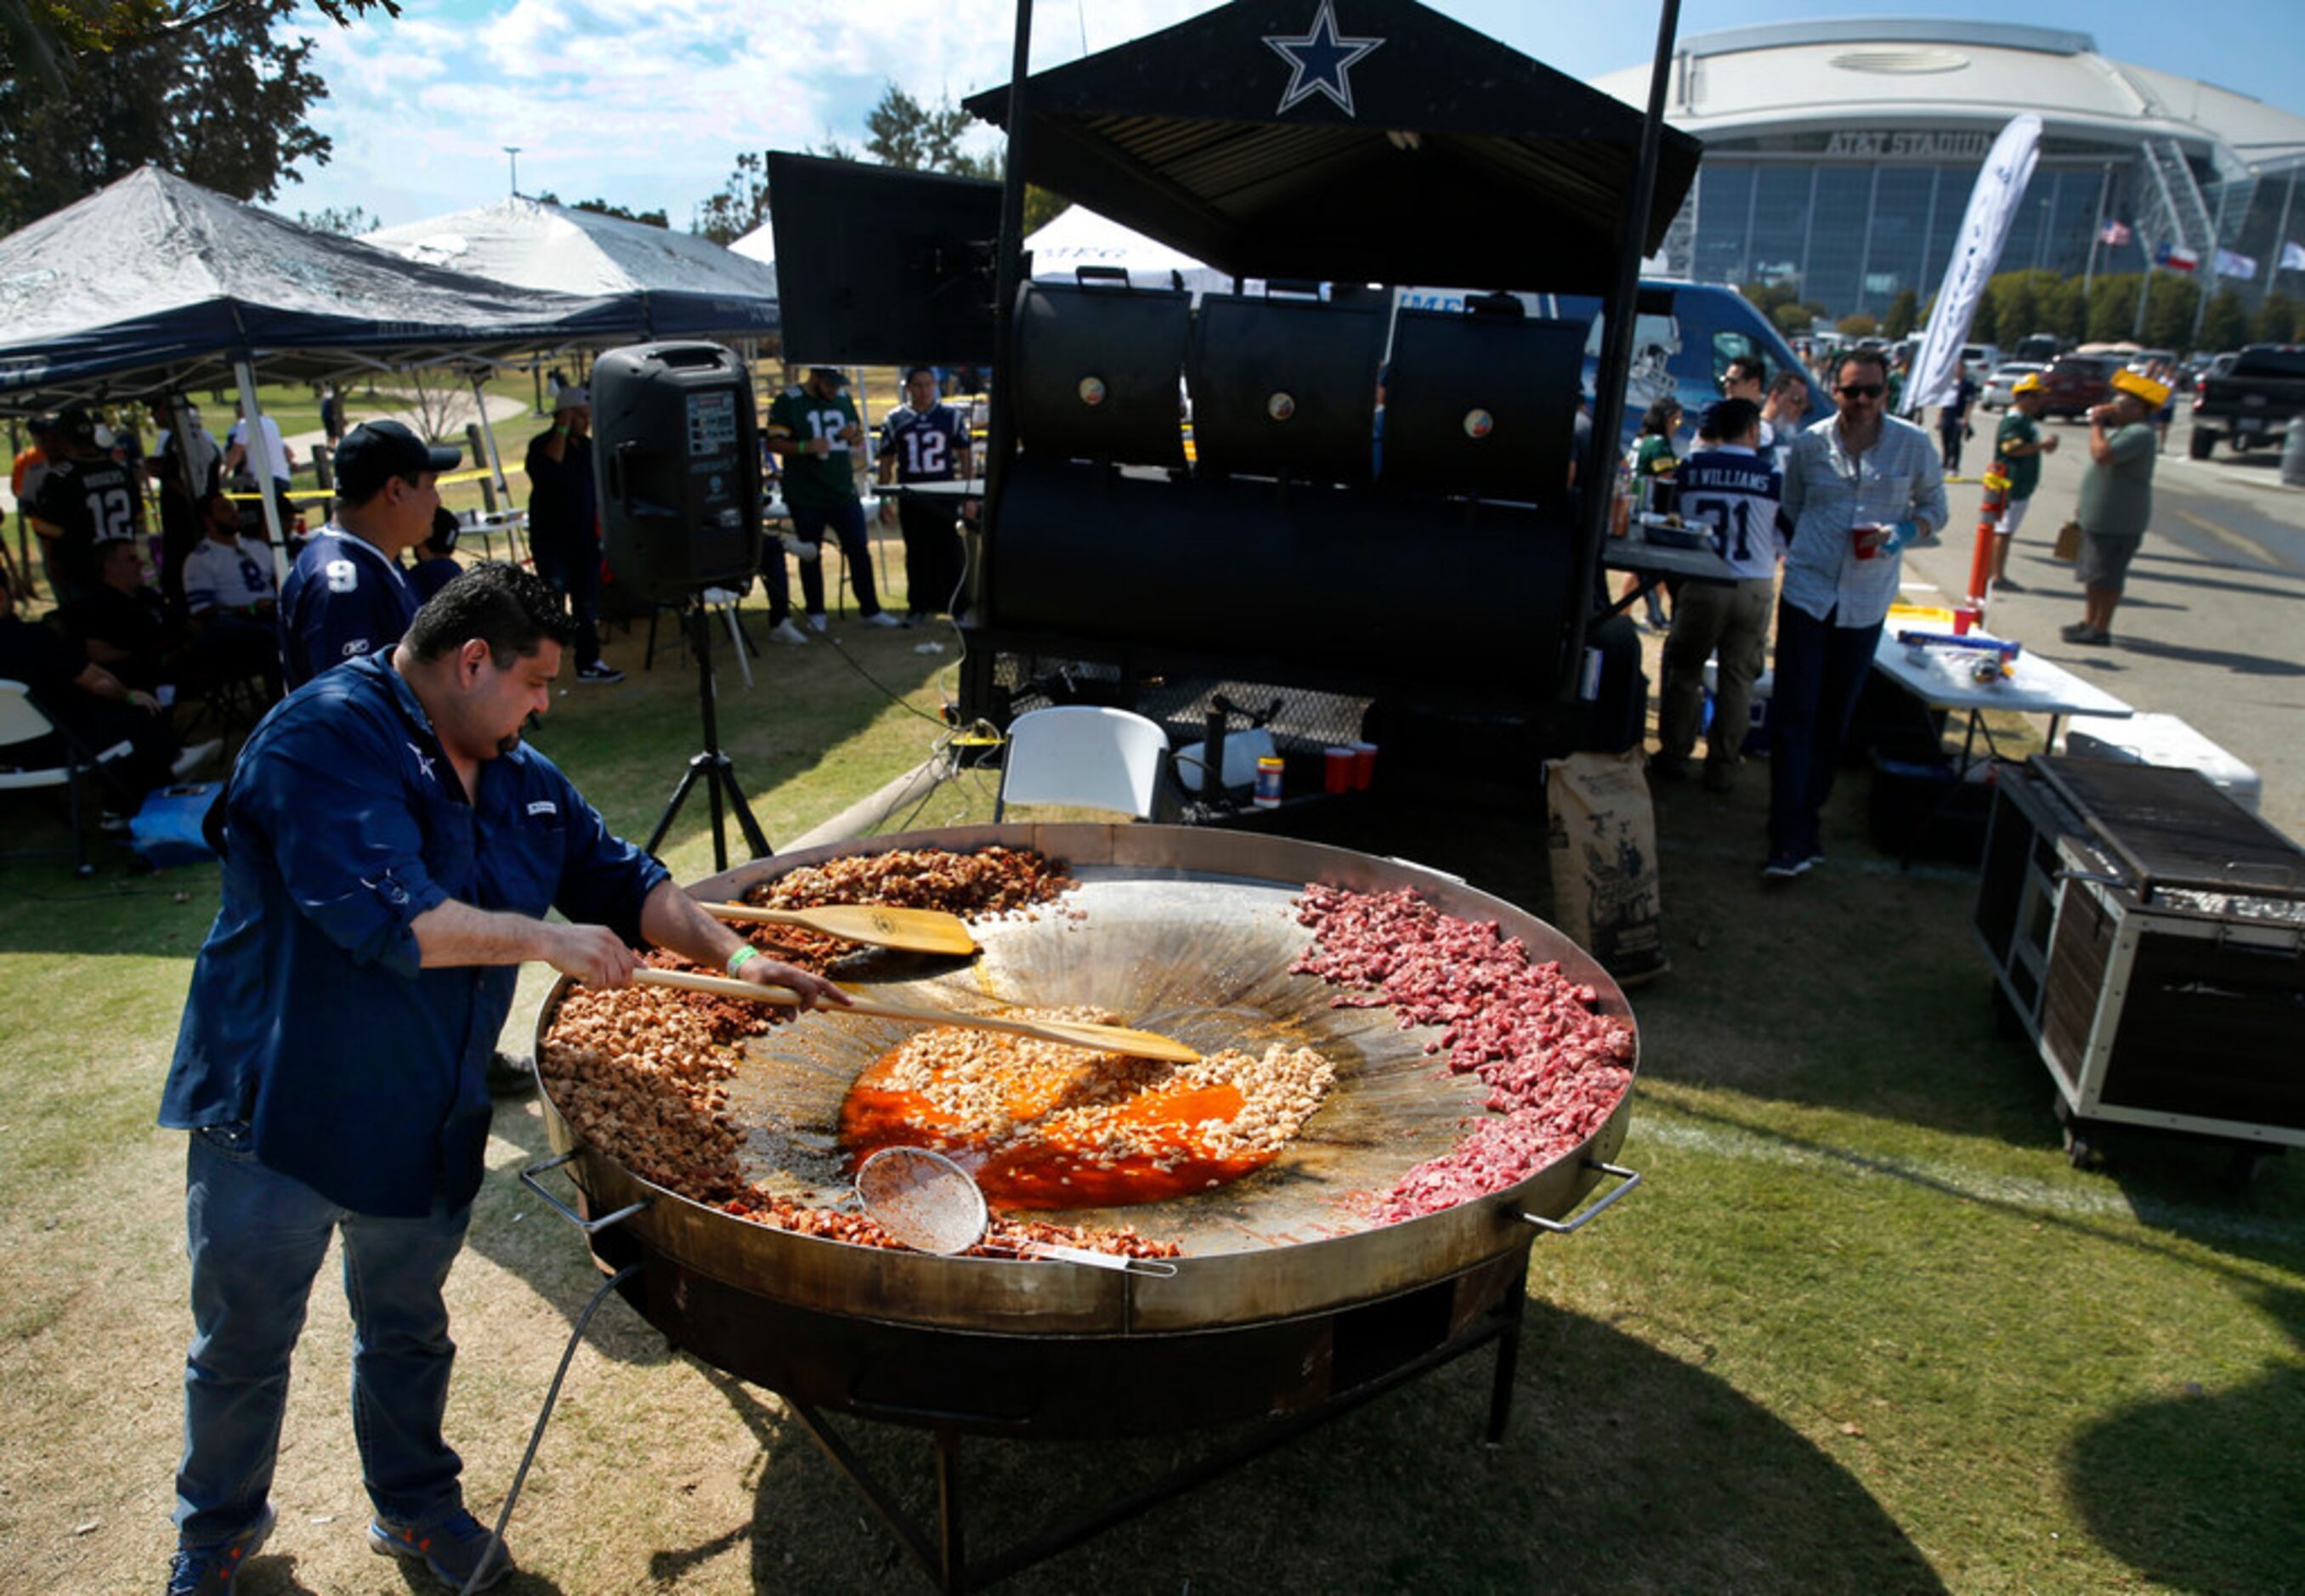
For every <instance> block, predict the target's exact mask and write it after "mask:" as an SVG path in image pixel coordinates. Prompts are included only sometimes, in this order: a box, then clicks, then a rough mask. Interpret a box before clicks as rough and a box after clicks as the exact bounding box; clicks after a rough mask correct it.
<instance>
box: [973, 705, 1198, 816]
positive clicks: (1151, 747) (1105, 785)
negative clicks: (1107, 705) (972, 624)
mask: <svg viewBox="0 0 2305 1596" xmlns="http://www.w3.org/2000/svg"><path fill="white" fill-rule="evenodd" d="M1168 757H1169V734H1168V733H1166V732H1164V731H1162V730H1161V728H1160V727H1159V726H1156V725H1154V724H1153V723H1152V721H1149V720H1147V719H1145V718H1144V717H1143V716H1142V715H1134V714H1131V713H1130V712H1129V711H1127V710H1126V709H1096V708H1093V707H1090V706H1087V705H1073V704H1068V705H1064V706H1061V707H1059V708H1057V709H1034V710H1033V711H1032V712H1031V713H1029V714H1025V715H1019V716H1018V717H1016V719H1015V720H1014V721H1013V722H1011V723H1010V724H1009V726H1008V750H1007V752H1006V753H1005V754H1004V755H1003V757H1002V760H1001V764H1000V792H999V796H998V797H997V798H995V799H994V800H993V806H992V818H993V819H995V820H998V819H1000V818H1001V814H1002V812H1003V811H1005V810H1006V809H1007V808H1008V805H1009V804H1011V803H1070V804H1076V805H1078V806H1080V807H1082V808H1084V809H1110V810H1118V811H1120V812H1121V813H1123V814H1130V815H1135V817H1136V818H1137V819H1140V820H1143V819H1151V818H1152V809H1153V804H1154V802H1155V800H1156V799H1157V798H1158V797H1159V795H1160V791H1161V768H1162V766H1164V765H1165V764H1166V763H1167V762H1168Z"/></svg>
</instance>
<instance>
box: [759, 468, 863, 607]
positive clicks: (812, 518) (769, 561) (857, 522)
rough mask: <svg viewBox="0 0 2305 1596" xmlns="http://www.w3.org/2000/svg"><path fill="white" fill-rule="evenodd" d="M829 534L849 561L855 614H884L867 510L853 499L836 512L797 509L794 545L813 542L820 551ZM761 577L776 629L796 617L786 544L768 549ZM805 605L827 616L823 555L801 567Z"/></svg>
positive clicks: (860, 502)
mask: <svg viewBox="0 0 2305 1596" xmlns="http://www.w3.org/2000/svg"><path fill="white" fill-rule="evenodd" d="M827 532H830V533H832V534H833V536H834V537H836V538H838V539H839V541H840V555H841V557H842V558H843V559H845V560H846V561H847V562H848V585H849V586H850V587H852V588H854V589H855V590H856V612H857V613H858V614H859V615H879V614H880V593H879V592H878V591H877V590H875V588H874V587H873V584H872V544H871V543H870V542H869V541H868V540H867V539H866V538H865V533H864V505H863V502H862V501H860V500H857V499H850V500H849V501H848V502H847V503H846V504H844V505H840V506H838V508H837V509H830V510H818V509H805V508H803V507H802V506H801V505H794V506H793V507H792V535H793V540H794V541H795V542H798V543H813V544H816V545H817V546H819V547H820V548H821V547H822V546H823V543H824V535H825V533H827ZM761 577H762V578H763V579H764V580H765V582H766V583H767V585H768V590H769V622H770V624H771V625H773V624H776V623H777V622H778V621H781V620H783V619H784V618H785V617H786V616H787V615H790V614H791V613H792V596H791V595H792V590H791V589H790V588H789V587H787V586H786V584H785V556H784V548H783V545H782V544H778V546H777V547H775V548H765V547H764V548H763V549H762V552H761ZM800 596H801V603H802V605H803V606H804V607H805V608H806V609H807V611H808V613H809V614H810V615H822V614H823V613H824V561H823V559H822V558H821V556H820V557H819V558H816V559H813V560H803V561H802V562H801V563H800Z"/></svg>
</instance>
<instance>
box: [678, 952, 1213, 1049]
mask: <svg viewBox="0 0 2305 1596" xmlns="http://www.w3.org/2000/svg"><path fill="white" fill-rule="evenodd" d="M633 979H634V981H638V982H640V983H641V984H642V985H643V986H651V987H674V988H677V989H679V990H681V991H684V992H710V993H711V994H712V995H713V996H714V997H741V998H744V999H745V1000H746V1001H747V1002H752V1003H777V1004H783V1005H786V1006H792V1005H795V1004H797V1003H798V1002H799V1001H800V994H799V993H797V992H795V991H793V990H792V989H790V988H787V987H762V986H755V985H754V984H753V982H751V981H736V980H732V979H731V978H730V977H728V976H725V975H697V974H692V973H691V972H687V971H685V970H654V969H648V968H642V969H639V970H635V971H634V972H633ZM821 1012H823V1013H826V1014H838V1013H840V1012H842V1011H840V1010H838V1009H836V1008H827V1009H824V1010H822V1011H821ZM847 1012H848V1013H850V1014H874V1015H877V1016H879V1017H880V1018H881V1019H884V1020H902V1021H904V1022H906V1023H907V1024H912V1025H957V1026H960V1027H961V1028H963V1029H964V1030H968V1031H1002V1032H1005V1033H1006V1034H1008V1035H1009V1036H1028V1037H1031V1038H1033V1040H1036V1041H1044V1042H1059V1043H1062V1044H1063V1045H1064V1046H1066V1047H1067V1048H1091V1049H1093V1050H1094V1051H1096V1052H1099V1053H1121V1054H1126V1055H1127V1056H1128V1057H1131V1058H1161V1059H1166V1060H1168V1061H1170V1063H1174V1064H1196V1063H1198V1062H1199V1061H1200V1057H1201V1056H1200V1055H1199V1054H1198V1053H1195V1052H1194V1051H1193V1049H1192V1048H1188V1047H1187V1046H1186V1045H1185V1044H1184V1043H1183V1042H1180V1041H1178V1040H1175V1039H1173V1038H1171V1037H1166V1036H1162V1035H1161V1034H1160V1033H1159V1032H1157V1031H1132V1030H1130V1029H1129V1028H1128V1027H1127V1026H1125V1025H1091V1024H1086V1023H1081V1022H1077V1021H1072V1020H1006V1019H1000V1018H998V1017H996V1016H994V1015H991V1014H963V1013H960V1012H958V1011H957V1010H946V1009H935V1008H899V1007H898V1006H897V1005H895V1004H893V1003H874V1002H872V1000H871V999H869V998H864V997H857V998H853V999H851V1000H850V1002H849V1005H848V1009H847Z"/></svg>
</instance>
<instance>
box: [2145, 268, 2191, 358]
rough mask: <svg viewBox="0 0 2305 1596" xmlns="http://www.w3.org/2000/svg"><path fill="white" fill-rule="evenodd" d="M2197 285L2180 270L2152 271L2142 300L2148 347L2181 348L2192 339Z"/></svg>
mask: <svg viewBox="0 0 2305 1596" xmlns="http://www.w3.org/2000/svg"><path fill="white" fill-rule="evenodd" d="M2200 299H2201V285H2200V284H2199V283H2196V282H2194V281H2193V279H2192V277H2191V276H2190V275H2188V274H2186V273H2183V272H2164V271H2156V272H2155V273H2154V274H2153V283H2152V286H2151V287H2150V288H2149V289H2148V291H2147V293H2146V300H2145V344H2146V347H2148V349H2182V348H2184V347H2185V346H2186V345H2187V344H2190V343H2191V342H2192V338H2193V312H2194V310H2195V309H2196V308H2197V307H2198V306H2199V303H2200Z"/></svg>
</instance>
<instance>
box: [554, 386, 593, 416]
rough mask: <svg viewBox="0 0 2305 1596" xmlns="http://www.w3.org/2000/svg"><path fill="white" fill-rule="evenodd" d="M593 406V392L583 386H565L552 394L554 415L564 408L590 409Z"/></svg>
mask: <svg viewBox="0 0 2305 1596" xmlns="http://www.w3.org/2000/svg"><path fill="white" fill-rule="evenodd" d="M591 407H592V395H591V393H590V392H589V391H587V390H586V389H583V388H581V387H567V388H563V389H561V390H560V391H559V392H558V393H557V394H555V395H553V396H552V413H553V414H554V415H558V414H559V413H560V412H562V411H564V410H590V409H591Z"/></svg>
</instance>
